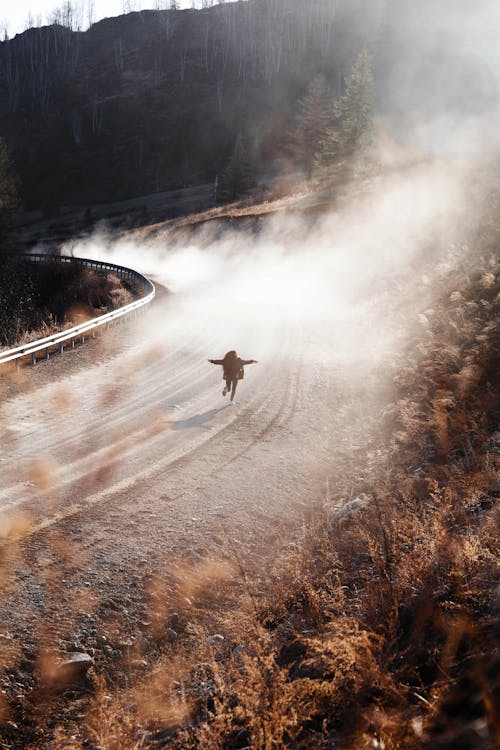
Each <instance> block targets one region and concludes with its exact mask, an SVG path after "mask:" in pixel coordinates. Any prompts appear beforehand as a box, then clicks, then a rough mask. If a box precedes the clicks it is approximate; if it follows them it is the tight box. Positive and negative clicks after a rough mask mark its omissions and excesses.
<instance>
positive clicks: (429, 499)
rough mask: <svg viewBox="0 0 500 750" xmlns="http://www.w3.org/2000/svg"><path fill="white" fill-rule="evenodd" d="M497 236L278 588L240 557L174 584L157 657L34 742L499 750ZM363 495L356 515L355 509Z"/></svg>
mask: <svg viewBox="0 0 500 750" xmlns="http://www.w3.org/2000/svg"><path fill="white" fill-rule="evenodd" d="M492 236H493V237H495V236H496V235H494V234H493V235H492V234H491V233H490V234H488V235H485V237H484V238H479V240H478V246H477V247H476V248H474V252H473V253H469V254H467V253H465V254H464V253H463V252H462V251H460V252H457V253H455V254H454V255H452V256H450V259H449V261H448V262H447V264H446V265H445V266H444V265H443V267H442V268H441V269H440V270H439V274H438V276H439V288H440V294H439V296H438V297H437V299H436V301H435V304H434V306H433V308H432V310H427V311H425V312H424V313H422V315H423V317H424V319H423V320H422V321H421V323H422V327H421V330H420V333H419V334H418V335H416V336H415V338H414V339H413V340H412V341H411V342H409V344H408V347H407V350H406V351H405V352H403V353H402V355H401V358H400V360H399V361H398V362H396V363H395V364H394V366H393V368H394V380H395V398H394V401H393V403H392V405H391V406H390V408H387V409H386V411H385V413H384V415H383V420H382V421H383V424H382V430H377V432H376V433H374V435H375V436H376V439H377V443H376V444H375V445H374V446H373V447H374V450H373V452H372V457H373V458H372V460H371V462H370V465H369V466H368V467H366V466H364V467H362V469H363V470H362V471H361V467H359V466H355V465H354V466H351V467H350V468H346V471H349V472H350V475H349V478H348V481H347V480H346V481H343V480H342V478H341V477H339V481H338V488H339V489H338V490H337V491H336V490H335V487H334V486H333V489H332V488H330V490H331V491H330V492H329V493H328V496H327V498H326V499H325V498H323V499H318V503H317V504H316V506H315V507H314V508H312V509H310V512H309V513H308V515H307V521H306V522H305V523H304V524H303V525H302V526H301V527H300V528H297V529H296V530H295V537H294V543H293V544H289V545H287V546H286V547H284V551H283V553H282V555H281V556H280V558H279V559H278V560H276V562H275V564H274V566H273V567H272V568H270V569H269V570H268V571H267V576H266V579H267V580H265V581H262V571H258V570H253V569H252V567H251V566H252V563H251V561H248V560H244V559H240V558H239V556H238V553H237V551H236V550H235V549H231V548H230V549H229V552H230V553H231V554H230V555H229V557H230V558H232V561H233V562H232V564H230V565H228V564H227V563H224V564H213V563H210V564H208V563H206V562H205V563H200V565H199V566H198V567H197V568H195V569H194V570H193V569H192V566H190V567H189V569H188V568H184V567H182V565H179V566H178V568H177V572H175V571H173V572H172V571H170V574H169V575H170V577H169V579H168V585H167V583H166V580H165V578H164V577H163V576H161V575H160V574H159V575H158V577H157V578H155V579H154V580H152V581H151V582H150V587H149V593H150V612H149V614H150V623H149V624H148V628H149V632H150V634H151V636H152V637H153V638H154V642H155V644H156V646H155V650H154V652H153V653H151V652H150V653H144V651H141V649H140V648H138V649H135V648H131V650H130V652H129V653H127V654H126V658H125V659H124V661H122V662H120V667H119V669H115V670H113V669H110V668H109V665H108V666H107V667H106V669H103V670H101V671H100V672H99V670H97V672H94V673H91V675H90V684H89V686H88V690H87V693H86V695H85V697H84V698H83V699H79V700H80V701H81V702H80V703H77V704H75V702H73V704H72V705H71V706H70V705H69V703H70V702H69V701H68V700H67V698H65V696H64V693H63V694H61V693H60V692H54V693H53V694H52V695H51V696H49V697H47V696H45V694H44V696H45V697H44V698H43V699H42V697H41V694H39V695H38V698H36V699H35V697H32V705H31V707H30V709H29V712H28V713H26V714H25V715H26V716H29V721H30V722H31V728H32V730H31V734H26V737H29V736H30V737H31V738H34V737H36V736H37V735H36V728H37V727H44V734H43V737H44V740H43V747H47V748H51V750H62V749H63V748H65V750H82V749H83V748H85V750H98V749H102V750H119V749H120V750H121V749H123V750H145V749H148V750H149V749H152V748H158V747H166V748H173V749H174V750H181V749H183V750H184V749H186V750H222V749H224V750H226V749H227V750H230V749H232V748H234V749H236V748H252V749H255V750H277V749H278V748H286V747H289V748H297V749H300V750H309V749H310V748H311V749H312V748H333V747H335V748H339V749H341V750H358V749H359V750H361V749H363V748H367V749H368V748H379V750H416V749H417V748H422V749H426V750H452V749H453V750H456V748H464V749H468V750H479V748H481V750H484V749H486V750H488V749H490V748H491V750H493V748H495V747H498V746H499V745H500V716H499V692H500V680H499V677H498V675H499V674H500V669H499V667H500V655H499V651H498V635H499V633H498V624H497V622H498V607H499V589H498V583H499V579H498V570H499V568H498V559H499V557H498V553H499V543H498V526H499V524H498V521H499V512H498V507H497V498H498V450H499V436H500V432H499V430H498V414H499V393H500V391H499V387H498V386H499V382H498V373H499V368H498V364H499V331H498V320H499V319H500V316H499V306H500V279H499V262H498V253H496V252H495V251H496V250H497V247H496V245H495V244H494V242H493V241H492V239H491V238H492ZM495 241H496V240H495ZM360 476H362V480H361V479H358V480H356V477H360ZM348 486H351V487H352V491H351V493H350V497H351V500H352V498H357V499H356V500H355V501H354V502H351V503H350V504H349V505H348V506H347V507H346V508H345V510H344V511H343V512H339V511H338V508H339V506H340V505H341V504H342V503H344V502H345V501H346V500H348V499H349V497H348V496H347V495H346V490H345V488H346V487H348ZM257 574H259V576H260V579H261V580H260V581H259V584H258V586H257V585H255V584H254V581H255V579H256V577H257ZM167 602H168V606H167ZM193 602H196V605H194V604H193ZM172 604H173V605H175V613H174V614H172V612H171V609H172ZM150 642H151V641H150ZM37 701H38V703H37ZM0 710H2V711H4V712H7V708H6V707H3V704H2V705H0ZM6 715H7V713H6ZM40 736H41V735H40ZM29 741H31V743H32V744H31V747H33V748H34V747H42V745H41V744H38V745H37V744H36V742H41V740H37V741H35V740H33V739H32V740H26V743H28V742H29ZM8 743H9V740H8V737H7V738H6V740H5V746H6V747H11V746H12V747H13V746H14V745H9V744H8ZM33 743H35V744H33ZM25 746H29V744H26V745H25Z"/></svg>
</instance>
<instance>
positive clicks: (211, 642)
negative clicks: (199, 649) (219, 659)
mask: <svg viewBox="0 0 500 750" xmlns="http://www.w3.org/2000/svg"><path fill="white" fill-rule="evenodd" d="M223 640H224V636H223V635H221V634H220V633H215V635H208V636H207V640H206V643H207V646H215V645H216V644H218V643H222V641H223Z"/></svg>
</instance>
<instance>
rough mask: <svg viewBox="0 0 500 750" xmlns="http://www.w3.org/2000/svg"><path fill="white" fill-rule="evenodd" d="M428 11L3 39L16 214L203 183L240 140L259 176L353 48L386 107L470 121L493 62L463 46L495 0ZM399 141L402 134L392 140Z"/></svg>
mask: <svg viewBox="0 0 500 750" xmlns="http://www.w3.org/2000/svg"><path fill="white" fill-rule="evenodd" d="M441 5H442V4H440V3H436V0H421V2H420V3H418V4H416V3H415V2H414V0H335V1H334V0H247V1H246V2H235V3H225V4H222V5H216V6H214V7H211V8H207V9H204V10H182V11H181V10H162V11H142V12H136V13H129V14H128V15H124V16H120V17H117V18H111V19H106V20H103V21H100V22H99V23H96V24H94V25H93V26H92V27H91V28H90V29H89V30H88V31H86V32H73V31H71V30H70V29H68V28H65V27H63V26H49V27H44V28H39V29H30V30H28V31H26V32H24V33H23V34H20V35H18V36H16V37H15V38H14V39H12V40H8V41H4V42H1V43H0V135H1V136H2V137H4V138H5V139H6V141H7V145H8V148H9V152H10V155H11V157H12V160H13V162H14V164H15V166H16V169H17V171H18V173H19V176H20V178H21V183H22V192H23V195H22V197H23V202H24V206H25V208H26V209H28V210H29V209H40V208H44V209H46V210H47V211H48V212H49V213H50V211H51V209H54V208H57V207H59V206H60V205H62V204H65V205H67V204H76V205H80V206H83V207H85V206H88V205H89V204H94V203H97V202H110V201H118V200H123V199H128V198H132V197H135V196H142V195H148V194H151V193H156V192H160V191H165V190H172V189H174V190H175V189H178V188H184V187H190V186H193V185H200V184H203V183H205V184H210V183H212V182H213V180H214V178H215V176H216V174H218V173H219V172H220V171H221V169H222V168H223V167H224V166H225V164H226V163H227V159H228V157H229V154H230V153H231V150H232V148H233V146H234V143H235V140H236V137H237V135H238V133H240V132H243V133H244V135H245V137H246V141H247V145H248V147H249V150H250V152H251V155H252V158H253V160H254V162H255V166H256V167H257V170H258V171H260V172H261V173H265V172H269V169H270V166H271V164H272V161H273V159H274V158H275V157H276V156H277V155H278V156H279V155H281V156H282V155H283V153H284V149H283V146H284V144H285V142H286V137H287V131H288V129H289V126H290V121H291V118H292V117H293V113H294V111H295V107H296V104H297V100H298V99H299V98H300V97H302V96H303V95H304V93H305V91H306V89H307V86H308V85H309V83H310V82H311V80H312V79H313V77H314V76H315V75H316V74H317V73H323V74H324V75H325V77H326V78H327V80H328V82H329V84H330V86H331V88H332V92H333V95H334V96H338V95H340V94H341V93H342V89H343V83H344V80H345V77H346V75H347V74H348V73H349V71H350V69H351V66H352V63H353V61H354V60H355V58H356V57H357V55H358V53H359V52H360V51H361V50H362V49H363V48H364V47H368V48H369V49H370V50H372V51H373V52H374V62H375V74H376V79H377V89H378V103H379V107H382V108H383V109H384V111H386V112H387V111H391V112H392V113H394V114H396V115H398V116H403V117H406V118H408V117H409V116H410V117H411V115H412V114H414V113H415V112H416V113H417V115H420V116H422V117H423V118H424V120H425V121H429V120H431V119H432V117H433V115H434V114H435V113H436V111H437V113H438V114H439V115H441V114H442V113H443V111H446V110H449V109H452V110H454V111H457V110H458V111H460V110H461V109H463V108H464V107H465V108H466V109H467V108H468V110H469V111H470V112H472V113H476V112H479V113H481V112H483V111H484V109H485V108H487V107H488V106H489V105H490V104H491V103H494V102H495V100H496V97H497V81H496V80H495V76H494V74H493V73H492V72H491V71H492V70H494V69H495V65H494V64H491V61H490V64H488V58H487V50H486V48H485V45H479V46H478V50H477V53H476V51H475V50H474V48H470V47H469V48H467V44H468V43H469V42H468V41H467V39H466V37H467V33H468V32H467V29H472V32H473V30H474V29H476V34H478V33H479V31H477V29H479V28H480V29H483V28H484V27H486V26H487V25H488V24H489V23H490V22H491V23H492V21H491V19H490V21H488V18H489V17H490V16H491V15H492V12H493V11H492V10H491V8H492V0H477V2H476V3H475V4H474V5H473V6H471V5H470V4H467V3H465V0H457V2H456V3H455V4H454V6H453V9H452V10H453V12H451V11H450V9H443V8H441ZM488 13H489V16H488ZM478 24H479V25H478ZM472 32H471V33H472ZM443 40H444V42H443ZM471 49H472V51H471ZM495 59H496V58H495ZM408 130H409V127H407V125H404V124H403V125H401V123H399V124H398V127H397V133H398V137H401V134H403V133H405V132H407V131H408Z"/></svg>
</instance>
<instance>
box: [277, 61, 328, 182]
mask: <svg viewBox="0 0 500 750" xmlns="http://www.w3.org/2000/svg"><path fill="white" fill-rule="evenodd" d="M332 115H333V113H332V104H331V96H330V91H329V88H328V85H327V82H326V80H325V78H324V76H322V75H317V76H316V77H315V78H313V80H312V81H311V83H310V84H309V88H308V89H307V92H306V94H305V96H304V97H303V98H302V99H300V100H299V102H298V104H297V112H296V115H295V119H294V124H293V128H292V130H291V132H290V140H289V149H288V150H289V152H290V155H291V157H292V159H293V161H294V162H295V163H296V164H297V165H298V166H300V167H301V169H303V170H304V172H305V174H306V176H307V178H308V179H309V178H310V177H311V175H312V172H313V169H314V163H315V154H316V152H317V151H318V149H319V148H320V144H321V143H322V142H323V140H324V138H325V136H326V133H327V131H328V128H329V126H330V125H331V124H332V119H333V116H332Z"/></svg>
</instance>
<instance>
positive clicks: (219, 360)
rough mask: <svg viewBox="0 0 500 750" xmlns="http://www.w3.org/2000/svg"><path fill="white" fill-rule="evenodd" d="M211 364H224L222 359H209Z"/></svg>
mask: <svg viewBox="0 0 500 750" xmlns="http://www.w3.org/2000/svg"><path fill="white" fill-rule="evenodd" d="M208 361H209V362H210V364H211V365H222V364H224V363H223V361H222V359H209V360H208Z"/></svg>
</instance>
